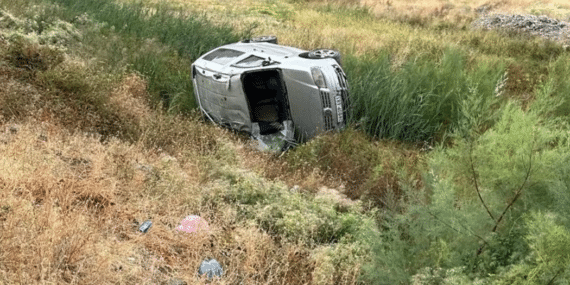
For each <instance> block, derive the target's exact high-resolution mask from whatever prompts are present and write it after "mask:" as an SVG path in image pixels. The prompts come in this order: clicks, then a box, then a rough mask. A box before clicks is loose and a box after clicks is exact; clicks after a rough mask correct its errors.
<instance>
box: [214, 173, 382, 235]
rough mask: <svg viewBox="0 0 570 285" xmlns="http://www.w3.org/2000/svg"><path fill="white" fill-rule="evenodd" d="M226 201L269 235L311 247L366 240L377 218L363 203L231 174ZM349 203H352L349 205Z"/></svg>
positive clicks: (242, 216)
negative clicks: (372, 215) (350, 201)
mask: <svg viewBox="0 0 570 285" xmlns="http://www.w3.org/2000/svg"><path fill="white" fill-rule="evenodd" d="M228 175H229V176H227V175H226V176H222V177H224V178H223V179H224V180H226V181H229V182H230V185H229V187H228V188H229V189H227V192H226V193H225V194H224V197H225V198H224V199H225V200H226V201H228V202H230V203H232V204H235V205H236V207H237V209H238V216H240V217H241V219H243V220H247V221H251V222H255V223H256V224H257V225H258V226H259V227H261V228H262V229H264V230H265V231H267V232H268V233H270V234H272V235H275V236H279V237H281V238H283V239H285V240H288V241H293V242H301V243H304V244H307V245H309V246H315V245H323V244H330V243H338V242H341V241H342V242H354V241H356V240H359V239H362V238H364V233H365V232H366V231H367V228H370V227H374V219H373V218H371V216H370V215H364V214H362V213H361V212H360V211H361V206H360V204H355V205H350V204H349V205H344V204H343V203H345V202H344V201H342V200H338V199H336V198H334V197H331V196H329V195H319V194H317V195H316V196H315V194H308V193H300V192H292V191H290V190H289V189H287V187H285V186H284V185H279V184H276V183H268V182H264V181H263V180H262V179H260V178H258V177H255V176H252V175H241V174H236V173H233V172H231V171H230V173H229V174H228ZM347 203H348V202H347Z"/></svg>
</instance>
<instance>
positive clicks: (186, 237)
mask: <svg viewBox="0 0 570 285" xmlns="http://www.w3.org/2000/svg"><path fill="white" fill-rule="evenodd" d="M1 129H2V138H3V143H0V169H2V171H1V172H0V198H1V199H0V201H1V202H0V228H1V229H2V230H1V231H0V248H2V251H1V252H0V280H2V282H3V283H5V282H7V283H20V284H32V283H70V284H85V283H87V284H106V283H121V284H123V283H126V284H134V283H142V284H152V283H160V282H166V281H168V280H169V279H171V278H179V279H181V280H185V281H187V282H188V284H204V280H202V281H200V280H199V279H197V277H196V275H195V274H196V270H197V268H198V265H199V264H200V262H201V261H202V260H203V259H204V258H205V257H213V258H216V259H218V260H219V261H220V262H221V263H222V264H223V265H224V270H225V271H226V272H227V275H226V277H225V278H224V279H223V280H221V281H219V282H213V283H210V284H235V283H236V282H238V280H240V281H242V282H245V283H246V284H306V283H310V282H311V281H310V280H311V272H312V269H311V268H314V265H313V261H312V258H311V257H310V254H309V252H308V250H307V249H305V248H303V247H302V246H296V245H293V244H289V245H288V244H278V243H276V242H275V241H274V239H273V238H272V237H270V236H269V235H267V234H265V233H262V232H260V231H259V230H258V229H257V228H255V227H251V226H247V225H240V224H233V222H232V221H235V218H236V217H235V215H236V213H235V212H234V211H233V210H231V207H228V206H224V205H212V204H202V202H201V200H202V199H203V195H204V194H205V193H207V192H209V191H212V189H213V188H216V187H219V186H216V184H215V182H213V183H212V182H206V183H202V182H201V179H199V177H201V176H202V175H203V173H201V170H200V167H195V166H192V165H191V164H193V163H196V162H197V161H195V160H194V161H193V162H190V161H189V162H187V163H180V161H179V160H178V159H176V158H174V157H171V156H169V155H168V154H165V153H164V152H161V151H157V150H152V149H151V150H148V149H146V148H145V147H144V146H143V145H142V144H135V145H131V144H127V143H124V142H121V141H119V140H111V141H109V142H106V143H101V142H100V141H99V138H98V137H93V136H88V135H84V134H81V133H70V132H69V131H67V130H65V129H62V128H61V127H58V126H57V125H52V124H50V123H41V122H36V121H29V122H23V123H20V124H19V125H15V124H14V123H10V124H4V125H2V126H1ZM143 166H144V167H143ZM189 214H198V215H201V216H202V217H205V218H206V219H208V220H209V222H210V228H211V232H209V233H199V234H193V235H190V234H185V233H178V232H176V231H175V230H174V227H176V226H177V224H178V222H179V221H180V220H182V218H184V217H185V216H186V215H189ZM146 219H152V221H153V223H154V224H153V226H152V228H151V230H150V231H149V233H147V234H141V233H138V232H137V230H136V225H135V224H133V221H135V220H136V221H137V222H139V223H140V222H143V221H144V220H146Z"/></svg>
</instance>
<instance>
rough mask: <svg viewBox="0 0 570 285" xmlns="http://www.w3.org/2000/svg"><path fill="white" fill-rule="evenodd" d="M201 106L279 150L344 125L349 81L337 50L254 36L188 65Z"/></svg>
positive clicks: (214, 117) (212, 116)
mask: <svg viewBox="0 0 570 285" xmlns="http://www.w3.org/2000/svg"><path fill="white" fill-rule="evenodd" d="M192 80H193V83H194V94H195V97H196V101H197V103H198V105H199V108H200V110H201V111H202V112H203V113H204V115H205V116H206V117H207V118H209V119H210V120H212V121H213V122H215V123H218V124H222V125H225V126H228V127H230V128H232V129H235V130H237V131H242V132H246V133H249V134H250V135H252V136H253V137H254V138H255V139H257V140H258V141H259V145H260V148H262V149H269V150H276V151H282V150H284V149H286V148H288V147H289V146H291V145H293V144H294V143H295V142H303V141H306V140H307V139H310V138H312V137H314V136H315V135H317V134H318V133H321V132H327V131H332V130H340V129H342V128H344V127H345V124H346V119H347V112H348V111H349V110H348V108H349V97H348V84H347V80H346V75H345V73H344V71H343V69H342V68H341V66H340V54H339V53H338V52H337V51H334V50H328V49H319V50H314V51H311V52H307V51H305V50H302V49H298V48H293V47H288V46H282V45H278V44H277V39H276V38H275V37H271V36H269V37H259V38H253V39H251V40H247V41H242V42H238V43H234V44H229V45H224V46H221V47H218V48H216V49H214V50H212V51H210V52H208V53H206V54H204V55H203V56H201V57H200V58H198V59H197V60H196V61H195V62H194V63H193V64H192Z"/></svg>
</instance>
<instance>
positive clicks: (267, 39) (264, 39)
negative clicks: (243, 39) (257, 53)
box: [250, 36, 277, 44]
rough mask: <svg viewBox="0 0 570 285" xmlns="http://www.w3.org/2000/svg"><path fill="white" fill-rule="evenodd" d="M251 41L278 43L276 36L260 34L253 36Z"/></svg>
mask: <svg viewBox="0 0 570 285" xmlns="http://www.w3.org/2000/svg"><path fill="white" fill-rule="evenodd" d="M250 42H252V43H270V44H277V37H276V36H259V37H255V38H251V40H250Z"/></svg>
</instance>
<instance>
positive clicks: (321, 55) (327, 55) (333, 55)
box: [307, 49, 340, 64]
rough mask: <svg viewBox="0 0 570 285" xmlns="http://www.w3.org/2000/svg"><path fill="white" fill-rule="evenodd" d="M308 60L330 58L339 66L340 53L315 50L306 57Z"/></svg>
mask: <svg viewBox="0 0 570 285" xmlns="http://www.w3.org/2000/svg"><path fill="white" fill-rule="evenodd" d="M307 57H308V58H310V59H322V58H332V59H334V60H336V62H337V63H338V64H340V52H338V51H336V50H332V49H316V50H313V51H311V52H309V54H308V55H307Z"/></svg>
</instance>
